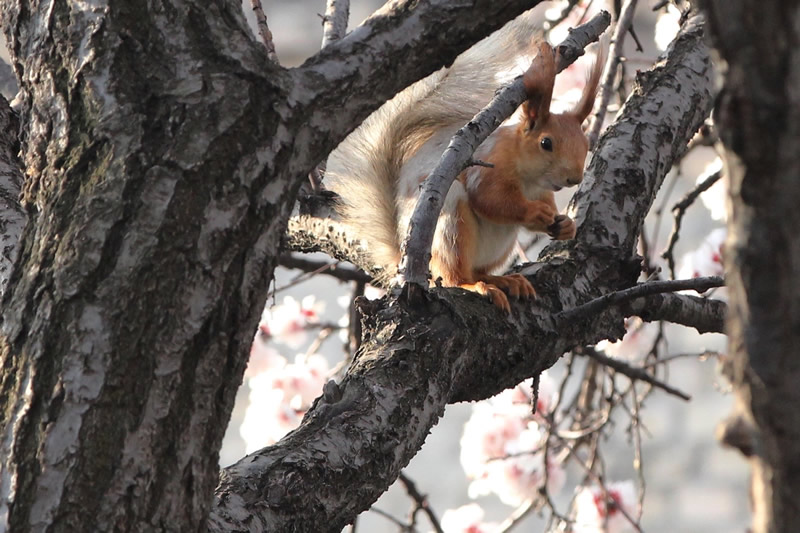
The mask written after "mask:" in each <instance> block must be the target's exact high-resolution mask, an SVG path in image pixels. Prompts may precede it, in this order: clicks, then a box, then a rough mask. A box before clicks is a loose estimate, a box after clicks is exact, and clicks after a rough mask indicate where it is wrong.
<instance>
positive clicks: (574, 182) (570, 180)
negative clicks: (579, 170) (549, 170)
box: [567, 176, 583, 187]
mask: <svg viewBox="0 0 800 533" xmlns="http://www.w3.org/2000/svg"><path fill="white" fill-rule="evenodd" d="M581 181H583V176H577V177H574V178H567V184H568V185H569V186H570V187H572V186H573V185H577V184H579V183H580V182H581Z"/></svg>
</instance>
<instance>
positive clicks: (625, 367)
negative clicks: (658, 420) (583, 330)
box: [578, 346, 692, 402]
mask: <svg viewBox="0 0 800 533" xmlns="http://www.w3.org/2000/svg"><path fill="white" fill-rule="evenodd" d="M578 353H580V354H583V355H586V356H588V357H591V358H592V359H594V360H595V361H597V362H598V363H601V364H603V365H605V366H607V367H609V368H611V369H613V370H614V371H616V372H619V373H620V374H623V375H625V376H628V377H629V378H631V379H632V380H639V381H644V382H645V383H649V384H650V385H652V386H654V387H658V388H659V389H661V390H663V391H665V392H667V393H669V394H672V395H673V396H677V397H678V398H680V399H682V400H686V401H687V402H688V401H689V400H691V399H692V397H691V396H689V395H688V394H686V393H685V392H681V391H679V390H678V389H676V388H674V387H671V386H670V385H667V384H666V383H664V382H663V381H660V380H658V379H656V378H654V377H653V376H651V375H650V374H648V373H647V372H646V371H645V370H644V369H641V368H636V367H633V366H631V365H629V364H628V363H626V362H625V361H622V360H620V359H615V358H613V357H609V356H607V355H605V354H603V353H601V352H600V351H599V350H597V349H595V348H591V347H589V346H586V347H582V348H581V349H580V351H578Z"/></svg>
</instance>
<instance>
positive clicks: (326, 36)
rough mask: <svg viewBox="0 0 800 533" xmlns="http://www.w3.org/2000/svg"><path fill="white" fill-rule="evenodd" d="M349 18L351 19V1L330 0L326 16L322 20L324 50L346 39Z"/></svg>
mask: <svg viewBox="0 0 800 533" xmlns="http://www.w3.org/2000/svg"><path fill="white" fill-rule="evenodd" d="M348 18H350V0H328V3H327V6H326V8H325V16H324V17H323V18H322V20H323V22H322V47H323V48H325V47H326V46H328V44H330V43H332V42H333V41H338V40H339V39H341V38H342V37H344V34H345V33H346V32H347V19H348Z"/></svg>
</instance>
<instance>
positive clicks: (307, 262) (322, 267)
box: [278, 253, 372, 290]
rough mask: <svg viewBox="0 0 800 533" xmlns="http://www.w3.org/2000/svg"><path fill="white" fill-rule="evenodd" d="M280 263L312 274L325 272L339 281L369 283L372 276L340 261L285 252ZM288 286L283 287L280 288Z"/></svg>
mask: <svg viewBox="0 0 800 533" xmlns="http://www.w3.org/2000/svg"><path fill="white" fill-rule="evenodd" d="M278 264H279V265H280V266H282V267H284V268H294V269H297V270H302V271H304V272H307V273H312V274H325V275H326V276H331V277H334V278H336V279H338V280H339V281H356V282H359V283H369V282H370V281H372V278H371V277H370V276H368V275H367V274H365V273H364V272H362V271H361V270H356V269H354V268H348V267H343V266H341V263H340V262H339V261H333V262H331V261H314V260H312V259H305V258H302V257H298V256H296V255H293V254H290V253H285V254H281V256H280V257H279V258H278ZM285 288H286V287H281V288H280V290H283V289H285Z"/></svg>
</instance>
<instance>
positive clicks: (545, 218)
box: [525, 200, 556, 228]
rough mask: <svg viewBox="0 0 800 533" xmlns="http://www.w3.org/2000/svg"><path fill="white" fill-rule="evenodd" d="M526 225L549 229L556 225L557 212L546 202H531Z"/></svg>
mask: <svg viewBox="0 0 800 533" xmlns="http://www.w3.org/2000/svg"><path fill="white" fill-rule="evenodd" d="M525 223H526V224H528V225H530V224H533V225H537V226H539V227H543V228H547V227H549V226H552V225H553V224H555V223H556V211H555V209H553V208H552V207H551V206H550V205H549V204H547V203H545V202H542V201H538V200H537V201H534V202H531V203H530V207H529V209H528V213H527V216H526V217H525Z"/></svg>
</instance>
